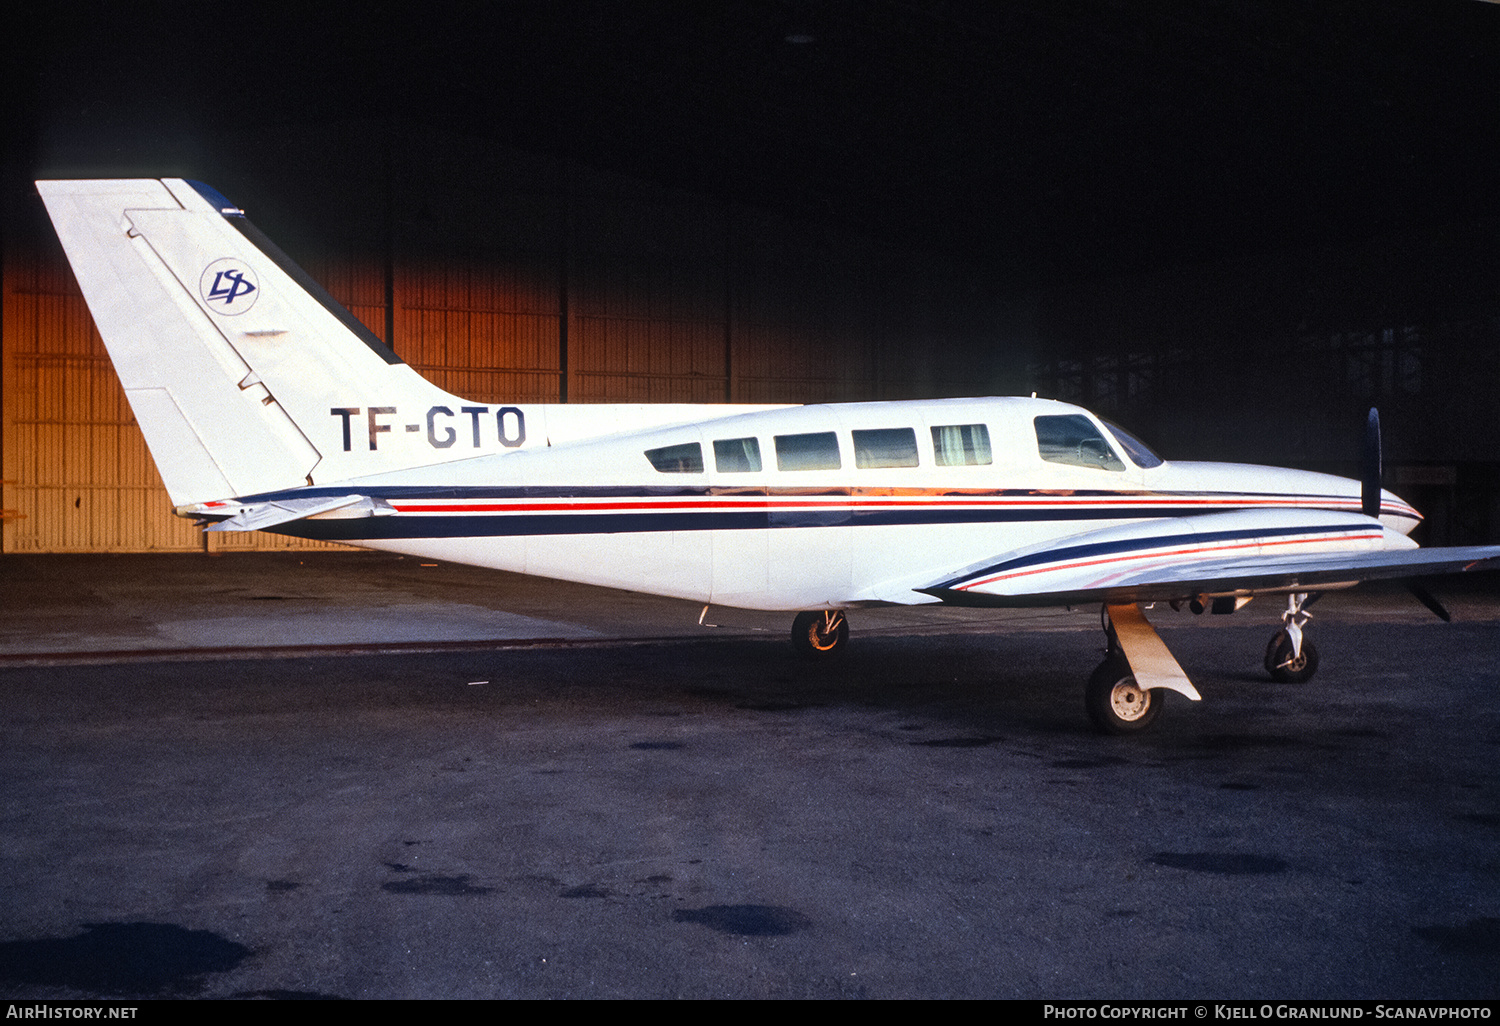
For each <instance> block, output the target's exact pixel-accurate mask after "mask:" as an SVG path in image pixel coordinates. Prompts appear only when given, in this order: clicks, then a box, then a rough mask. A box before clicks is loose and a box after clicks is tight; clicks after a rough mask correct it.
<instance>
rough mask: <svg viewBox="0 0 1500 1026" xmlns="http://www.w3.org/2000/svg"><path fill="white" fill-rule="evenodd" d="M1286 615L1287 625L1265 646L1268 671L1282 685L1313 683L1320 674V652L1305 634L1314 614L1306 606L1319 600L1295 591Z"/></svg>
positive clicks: (1284, 618)
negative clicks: (1310, 681)
mask: <svg viewBox="0 0 1500 1026" xmlns="http://www.w3.org/2000/svg"><path fill="white" fill-rule="evenodd" d="M1286 598H1287V603H1286V605H1287V608H1286V612H1284V613H1282V614H1281V622H1282V623H1283V624H1285V626H1284V627H1282V628H1281V630H1279V631H1277V632H1276V633H1275V634H1273V635H1272V636H1271V641H1270V644H1268V645H1266V672H1267V673H1269V674H1270V675H1271V679H1272V680H1274V681H1277V682H1278V683H1281V684H1302V683H1304V682H1306V681H1309V680H1312V676H1313V674H1315V673H1317V672H1318V650H1317V648H1316V647H1315V646H1314V645H1313V643H1312V641H1311V640H1309V639H1308V638H1307V637H1306V636H1305V635H1304V634H1303V630H1302V629H1303V628H1304V627H1306V626H1307V621H1309V620H1311V619H1312V614H1311V613H1309V612H1307V607H1308V606H1310V605H1312V604H1313V602H1315V601H1316V600H1317V598H1318V596H1317V595H1313V596H1311V597H1309V596H1308V594H1307V592H1295V593H1293V594H1291V595H1288V596H1287V597H1286Z"/></svg>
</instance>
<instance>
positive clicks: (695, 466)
mask: <svg viewBox="0 0 1500 1026" xmlns="http://www.w3.org/2000/svg"><path fill="white" fill-rule="evenodd" d="M646 459H648V460H650V461H651V465H652V466H653V467H655V468H656V469H657V470H658V471H660V472H661V473H663V474H701V473H703V447H702V446H701V445H699V444H698V443H697V442H684V443H682V444H681V445H664V446H662V447H661V448H660V449H647V450H646Z"/></svg>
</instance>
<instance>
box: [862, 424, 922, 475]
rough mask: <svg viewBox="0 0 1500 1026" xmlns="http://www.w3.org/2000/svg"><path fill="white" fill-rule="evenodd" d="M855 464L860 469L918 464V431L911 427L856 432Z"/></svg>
mask: <svg viewBox="0 0 1500 1026" xmlns="http://www.w3.org/2000/svg"><path fill="white" fill-rule="evenodd" d="M854 465H855V466H856V467H858V468H859V469H860V470H880V469H882V468H884V467H915V466H916V465H917V433H916V432H915V431H913V430H912V429H911V428H875V429H873V430H869V431H855V432H854Z"/></svg>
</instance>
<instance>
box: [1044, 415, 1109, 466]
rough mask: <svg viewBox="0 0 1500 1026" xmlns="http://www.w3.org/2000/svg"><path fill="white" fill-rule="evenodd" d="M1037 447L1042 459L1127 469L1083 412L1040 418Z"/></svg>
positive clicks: (1068, 463)
mask: <svg viewBox="0 0 1500 1026" xmlns="http://www.w3.org/2000/svg"><path fill="white" fill-rule="evenodd" d="M1036 446H1037V451H1038V452H1040V453H1041V454H1042V459H1044V460H1046V461H1047V462H1049V463H1065V464H1067V465H1068V466H1071V467H1091V468H1093V469H1096V470H1124V469H1125V464H1123V463H1121V462H1120V457H1118V456H1116V455H1115V451H1114V450H1113V449H1111V448H1110V447H1109V443H1108V442H1106V441H1105V440H1104V436H1103V435H1101V434H1100V433H1099V429H1098V428H1096V427H1095V426H1094V422H1093V421H1091V420H1089V419H1088V418H1087V417H1085V416H1083V415H1082V414H1081V413H1070V414H1068V415H1066V416H1058V417H1038V418H1036Z"/></svg>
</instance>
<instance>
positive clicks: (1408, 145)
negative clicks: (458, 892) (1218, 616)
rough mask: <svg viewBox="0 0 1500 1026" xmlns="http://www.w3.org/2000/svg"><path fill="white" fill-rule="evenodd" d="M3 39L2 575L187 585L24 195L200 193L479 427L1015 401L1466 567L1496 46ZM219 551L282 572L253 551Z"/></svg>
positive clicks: (834, 37)
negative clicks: (1380, 426)
mask: <svg viewBox="0 0 1500 1026" xmlns="http://www.w3.org/2000/svg"><path fill="white" fill-rule="evenodd" d="M7 35H8V38H7V40H6V44H5V45H6V51H7V53H6V62H5V69H4V71H3V74H4V75H5V78H6V93H7V97H8V100H7V118H6V127H5V131H6V134H7V140H6V143H7V145H6V147H5V157H4V161H5V175H4V182H5V196H4V208H3V217H4V222H3V234H4V239H3V244H4V245H3V272H4V274H3V277H4V294H3V303H4V307H3V312H4V334H3V340H0V355H3V366H0V373H3V379H0V384H3V396H0V398H3V415H0V449H3V451H0V455H3V461H4V468H3V474H0V477H3V479H4V480H5V485H4V489H5V491H4V498H3V500H0V507H3V508H4V509H6V510H8V511H10V514H9V515H8V516H7V518H6V519H5V520H4V527H3V535H0V551H4V552H48V551H142V550H170V549H183V550H186V551H192V550H196V549H198V548H199V547H200V546H201V544H202V542H201V540H200V539H199V537H198V536H197V534H196V532H195V531H194V530H193V529H192V528H191V527H190V526H189V525H187V524H185V523H182V522H179V521H175V520H174V519H173V518H172V517H171V515H170V509H169V508H168V503H167V500H166V497H165V494H164V492H162V490H161V488H160V484H159V481H158V480H157V479H156V476H155V473H154V470H153V469H152V468H151V466H150V463H149V460H148V459H146V457H145V455H144V447H143V445H142V443H141V440H140V437H139V431H138V430H137V429H136V428H135V427H134V425H133V424H132V423H131V421H130V415H129V410H128V407H126V406H125V404H124V402H123V398H122V397H121V396H120V395H119V389H118V385H117V384H116V383H114V379H113V375H112V372H111V371H110V370H109V367H108V365H107V361H106V360H105V359H104V357H103V350H102V348H101V347H100V345H99V343H98V340H97V337H96V336H94V335H93V332H92V331H91V329H90V326H89V323H88V317H87V312H86V310H85V309H84V308H83V306H82V303H81V299H80V298H79V297H78V295H77V288H76V285H74V284H73V282H72V279H71V274H70V272H69V271H68V269H67V266H66V263H65V261H64V260H63V257H62V254H61V250H60V247H59V246H58V244H57V241H56V239H55V237H53V236H52V235H51V233H50V230H49V227H48V224H47V222H46V218H45V214H44V212H43V210H42V207H41V203H40V201H39V199H38V197H37V196H36V193H35V190H34V188H33V187H32V186H31V184H30V183H31V182H32V180H34V179H35V178H39V177H116V176H153V177H156V176H181V177H187V178H193V179H198V180H203V181H206V182H209V183H210V184H212V185H213V186H214V187H215V188H217V189H219V190H220V191H222V192H224V193H225V194H226V195H228V196H229V197H230V198H231V199H233V200H234V201H235V202H236V203H238V204H239V205H240V206H242V207H243V208H245V209H246V210H247V212H248V214H249V216H250V218H251V219H252V220H253V221H255V222H256V224H257V225H258V226H259V227H260V228H262V229H263V230H264V231H265V232H266V233H267V234H268V235H269V236H271V238H273V239H275V240H276V241H277V242H278V244H279V245H281V246H282V248H283V249H285V250H286V251H287V252H288V253H289V254H291V255H292V256H293V257H294V258H295V259H296V260H298V261H299V262H300V263H302V264H303V266H304V267H306V268H307V269H308V270H309V271H310V272H311V273H312V274H313V275H314V277H317V278H318V279H319V280H320V281H322V282H323V284H324V285H325V286H327V287H328V288H329V290H330V291H331V292H332V293H333V294H334V295H335V296H336V297H337V298H339V299H340V301H342V302H344V303H346V304H347V305H348V306H349V307H350V308H351V310H352V311H353V312H354V313H355V314H356V315H357V316H358V317H360V318H361V320H363V321H364V322H365V323H366V324H367V325H368V326H369V327H370V328H371V329H372V330H373V331H375V332H376V333H377V334H379V335H380V336H381V337H382V338H384V339H386V340H387V341H388V342H389V343H390V344H391V345H392V346H393V347H394V348H395V350H396V351H397V353H398V354H400V355H401V356H402V357H403V359H405V360H406V361H407V362H409V363H411V364H412V365H413V366H414V367H416V368H417V369H418V370H420V371H421V372H422V373H424V374H426V375H427V376H429V377H430V378H432V379H433V380H434V381H435V382H436V383H437V384H439V385H440V386H442V387H445V388H447V389H449V390H451V391H454V392H458V393H461V394H465V395H468V396H470V397H472V398H475V399H477V400H481V401H486V402H495V401H501V400H510V401H528V402H544V401H545V402H557V401H566V402H608V401H631V402H635V401H676V402H682V401H690V402H724V401H749V402H778V401H779V402H824V401H858V400H865V399H903V398H923V397H930V396H950V395H974V394H1007V393H1029V392H1033V391H1035V392H1037V393H1038V394H1040V395H1042V396H1048V397H1054V398H1059V399H1065V400H1069V401H1074V402H1078V403H1081V404H1083V405H1085V406H1088V407H1089V408H1091V409H1093V410H1095V411H1096V412H1098V413H1100V414H1101V415H1104V416H1108V417H1110V418H1112V419H1115V420H1118V421H1120V422H1121V423H1123V424H1125V425H1127V426H1128V427H1130V428H1131V429H1132V430H1134V431H1136V432H1138V433H1139V434H1141V435H1142V436H1143V437H1145V438H1146V439H1147V440H1148V441H1150V442H1151V443H1152V444H1153V445H1154V446H1155V447H1156V448H1157V449H1158V450H1160V451H1161V452H1162V454H1163V455H1165V456H1167V457H1168V458H1173V457H1177V458H1191V459H1226V460H1238V461H1246V462H1260V463H1268V464H1274V465H1284V466H1302V467H1309V468H1314V469H1326V470H1332V471H1334V472H1340V473H1354V472H1355V466H1356V464H1357V461H1358V452H1357V450H1358V444H1359V442H1358V439H1359V434H1360V430H1361V425H1362V422H1363V415H1364V411H1365V410H1366V409H1368V408H1369V407H1370V406H1372V405H1373V406H1378V407H1379V408H1380V410H1381V416H1382V421H1383V423H1384V426H1385V448H1386V454H1387V466H1386V484H1387V486H1388V487H1391V488H1393V489H1394V490H1396V491H1397V492H1398V493H1400V494H1401V495H1402V496H1403V497H1405V498H1407V499H1408V500H1410V501H1412V502H1413V503H1414V504H1415V505H1417V506H1418V507H1419V508H1420V509H1422V510H1423V511H1424V512H1425V513H1427V514H1428V523H1427V524H1426V525H1424V528H1423V529H1422V530H1423V531H1424V532H1425V535H1424V536H1423V538H1422V540H1423V541H1424V542H1426V543H1445V544H1469V543H1485V542H1488V543H1494V542H1497V541H1500V457H1497V455H1496V453H1497V452H1500V426H1497V420H1500V418H1497V413H1500V402H1497V399H1496V395H1497V391H1500V273H1497V268H1500V189H1496V187H1495V168H1496V167H1500V5H1497V4H1493V3H1486V2H1481V0H1444V2H1437V3H1430V4H1394V3H1392V4H1386V3H1371V2H1365V0H1330V2H1326V3H1319V4H1307V5H1287V4H1281V3H1273V2H1270V0H1244V2H1237V3H1232V4H1231V3H1218V2H1199V3H1188V2H1183V3H1141V2H1123V0H1079V2H1075V3H1068V4H1056V3H1050V2H1042V0H1017V2H1013V3H1006V4H992V3H972V2H940V0H931V2H922V0H913V2H893V0H861V2H855V0H803V2H792V0H779V2H778V0H760V2H751V0H724V2H717V3H712V4H694V3H649V4H646V3H641V4H636V3H609V2H590V0H579V2H564V3H508V4H497V5H493V6H490V7H485V8H476V7H475V6H474V5H458V4H444V3H434V4H426V5H384V6H382V5H373V6H369V7H361V8H350V7H347V6H344V5H326V6H321V7H318V8H316V9H314V10H310V11H298V12H292V11H290V10H289V9H285V8H282V7H280V6H279V5H269V9H256V8H251V7H237V8H230V7H225V6H224V5H213V6H210V7H206V8H205V7H197V8H184V9H177V8H171V7H165V6H164V7H160V8H155V7H150V8H144V9H130V10H127V9H125V8H120V7H105V6H102V5H98V6H94V5H89V4H83V5H69V6H68V7H67V9H65V10H64V9H61V8H55V9H52V10H49V11H39V10H34V11H32V12H30V13H28V14H25V15H22V16H20V18H19V20H15V19H13V20H12V22H11V24H10V29H9V31H8V33H7ZM238 544H240V545H253V546H262V547H264V546H271V545H275V546H281V545H285V544H287V542H286V541H285V540H284V539H255V540H249V539H247V540H244V541H240V542H238Z"/></svg>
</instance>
